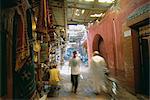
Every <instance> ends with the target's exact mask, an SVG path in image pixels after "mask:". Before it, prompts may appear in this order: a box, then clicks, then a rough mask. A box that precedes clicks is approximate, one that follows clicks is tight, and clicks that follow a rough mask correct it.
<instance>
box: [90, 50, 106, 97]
mask: <svg viewBox="0 0 150 100" xmlns="http://www.w3.org/2000/svg"><path fill="white" fill-rule="evenodd" d="M106 66H107V64H106V62H105V60H104V58H103V57H102V56H100V54H99V52H98V51H94V53H93V57H92V59H91V62H90V70H91V72H92V73H91V75H92V77H91V78H92V82H93V88H94V91H95V94H99V93H100V92H101V91H103V92H107V88H106V84H105V82H106V77H105V71H104V70H105V69H106Z"/></svg>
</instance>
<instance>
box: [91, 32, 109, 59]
mask: <svg viewBox="0 0 150 100" xmlns="http://www.w3.org/2000/svg"><path fill="white" fill-rule="evenodd" d="M92 48H93V51H99V53H100V55H101V56H103V57H104V58H105V59H106V53H105V47H104V40H103V38H102V37H101V36H100V35H99V34H96V35H95V37H94V40H93V47H92Z"/></svg>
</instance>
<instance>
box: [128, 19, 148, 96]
mask: <svg viewBox="0 0 150 100" xmlns="http://www.w3.org/2000/svg"><path fill="white" fill-rule="evenodd" d="M148 20H149V19H145V20H143V21H141V22H140V23H138V24H135V25H133V26H131V29H132V43H133V59H134V72H135V75H134V76H135V92H137V93H142V94H144V95H149V81H150V78H149V68H150V31H149V30H150V27H149V23H148Z"/></svg>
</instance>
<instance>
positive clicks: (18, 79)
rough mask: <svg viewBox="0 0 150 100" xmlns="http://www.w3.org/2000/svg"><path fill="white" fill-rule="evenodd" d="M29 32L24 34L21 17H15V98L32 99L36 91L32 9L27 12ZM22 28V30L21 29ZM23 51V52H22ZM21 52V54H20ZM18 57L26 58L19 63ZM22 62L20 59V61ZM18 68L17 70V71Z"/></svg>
mask: <svg viewBox="0 0 150 100" xmlns="http://www.w3.org/2000/svg"><path fill="white" fill-rule="evenodd" d="M26 14H27V16H26V18H27V32H25V33H22V30H24V29H23V27H22V26H23V25H21V24H20V21H19V20H20V15H18V14H15V16H14V28H13V30H14V31H13V35H14V36H13V38H14V39H13V61H14V81H13V82H14V98H15V99H19V98H20V99H30V98H31V97H32V95H33V94H34V92H35V90H36V81H35V73H34V71H35V69H34V60H33V41H32V21H31V11H30V9H28V10H27V12H26ZM20 27H21V28H20ZM19 41H20V43H18V42H19ZM21 49H23V50H21ZM18 51H19V52H18ZM18 56H20V57H22V58H24V59H22V61H23V62H18V61H17V60H18ZM19 60H20V59H19ZM16 66H17V68H19V69H17V70H16Z"/></svg>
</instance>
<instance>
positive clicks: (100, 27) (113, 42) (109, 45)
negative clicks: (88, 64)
mask: <svg viewBox="0 0 150 100" xmlns="http://www.w3.org/2000/svg"><path fill="white" fill-rule="evenodd" d="M148 1H149V0H119V6H120V9H119V10H113V9H109V10H108V11H107V13H106V15H105V17H104V18H103V19H102V20H101V21H100V22H99V23H96V22H95V23H94V24H93V25H90V27H89V29H88V31H89V32H88V39H87V43H88V55H89V61H90V59H91V56H92V47H93V39H94V37H95V35H96V34H100V35H101V37H102V38H103V40H104V46H105V50H106V51H105V52H106V53H105V54H106V55H105V56H106V60H107V63H108V65H109V68H115V67H116V68H117V69H118V70H124V67H123V66H124V64H123V61H124V53H123V43H122V34H123V33H122V32H123V31H122V25H123V23H125V22H126V21H127V17H128V16H129V15H130V14H131V13H132V12H133V11H134V10H136V9H137V8H139V7H141V6H142V5H144V4H146V3H148ZM113 20H114V22H113ZM115 36H116V37H115ZM115 52H117V54H115Z"/></svg>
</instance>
